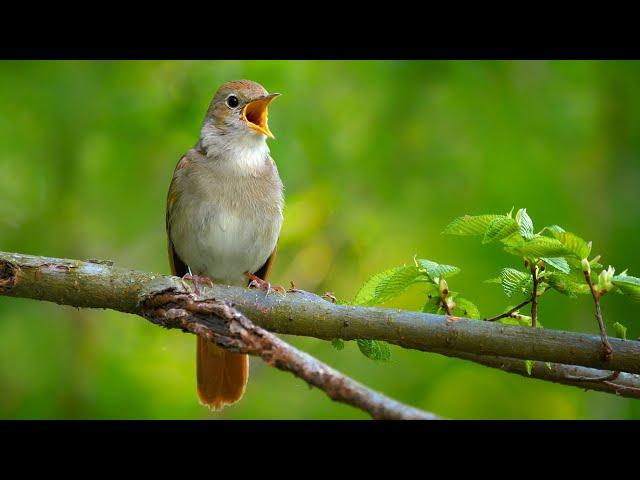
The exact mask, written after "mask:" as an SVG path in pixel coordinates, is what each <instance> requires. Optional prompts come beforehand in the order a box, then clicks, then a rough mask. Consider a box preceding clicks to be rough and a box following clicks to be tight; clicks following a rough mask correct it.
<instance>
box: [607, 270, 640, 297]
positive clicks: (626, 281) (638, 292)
mask: <svg viewBox="0 0 640 480" xmlns="http://www.w3.org/2000/svg"><path fill="white" fill-rule="evenodd" d="M611 283H613V284H614V285H615V286H616V287H618V288H619V289H620V291H621V292H622V293H623V294H625V295H628V296H629V297H631V298H632V299H633V300H635V301H637V302H640V278H637V277H632V276H631V275H616V276H614V277H613V279H612V281H611Z"/></svg>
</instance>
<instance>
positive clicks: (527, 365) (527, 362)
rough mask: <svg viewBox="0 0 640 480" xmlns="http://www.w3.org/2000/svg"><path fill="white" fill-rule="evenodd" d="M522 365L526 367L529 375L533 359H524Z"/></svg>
mask: <svg viewBox="0 0 640 480" xmlns="http://www.w3.org/2000/svg"><path fill="white" fill-rule="evenodd" d="M524 366H525V368H526V369H527V374H528V375H531V371H532V370H533V360H525V361H524Z"/></svg>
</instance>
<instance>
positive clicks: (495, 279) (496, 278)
mask: <svg viewBox="0 0 640 480" xmlns="http://www.w3.org/2000/svg"><path fill="white" fill-rule="evenodd" d="M484 283H502V277H494V278H489V279H487V280H485V281H484Z"/></svg>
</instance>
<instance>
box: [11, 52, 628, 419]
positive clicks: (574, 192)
mask: <svg viewBox="0 0 640 480" xmlns="http://www.w3.org/2000/svg"><path fill="white" fill-rule="evenodd" d="M236 78H250V79H253V80H256V81H258V82H260V83H262V84H263V85H264V86H265V87H266V88H267V89H268V90H269V91H279V92H281V93H283V95H282V97H280V98H279V99H278V100H277V101H276V102H275V103H274V104H273V106H272V107H271V109H270V122H269V123H270V126H271V130H272V131H273V132H274V134H275V135H276V138H277V139H276V140H275V141H271V143H270V144H271V151H272V155H273V157H274V158H275V160H276V162H277V164H278V166H279V169H280V173H281V176H282V178H283V181H284V183H285V186H286V199H287V207H286V211H285V222H284V227H283V231H282V237H281V241H280V251H279V257H278V261H277V263H276V266H275V269H274V271H273V276H272V281H274V282H275V283H279V284H283V285H288V283H289V280H295V282H296V285H297V286H298V288H303V289H306V290H311V291H315V292H317V293H320V294H321V293H323V292H325V291H331V292H333V293H334V294H335V295H336V296H338V297H339V298H353V296H354V294H355V293H356V292H357V290H358V288H359V287H360V285H361V284H362V283H363V282H364V281H365V280H366V279H367V278H368V277H369V276H370V275H372V274H373V273H376V272H379V271H382V270H384V269H386V268H389V267H392V266H395V265H400V264H402V263H406V262H409V261H410V260H411V258H413V256H414V255H418V257H419V258H429V259H432V260H435V261H437V262H441V263H446V264H452V265H457V266H460V267H461V268H462V272H461V273H460V274H459V275H457V276H456V278H455V280H456V288H457V289H458V290H459V291H461V292H464V295H465V296H466V297H468V298H470V299H471V300H473V301H474V303H476V304H477V305H478V307H479V308H480V310H481V312H482V313H483V314H487V315H491V314H497V313H500V312H501V311H502V309H503V307H504V306H505V299H504V296H503V295H502V294H501V292H500V291H499V289H496V288H492V286H491V285H487V284H485V283H483V280H485V279H486V278H489V277H492V276H496V275H497V274H498V273H499V270H500V268H502V267H503V266H505V265H511V266H513V267H514V268H519V267H521V265H519V264H516V263H514V262H516V259H515V257H511V256H509V255H508V254H507V253H505V252H504V251H502V249H500V248H495V249H491V248H486V246H482V245H481V244H480V243H479V242H477V241H475V240H473V239H465V238H452V237H447V236H442V235H441V234H440V232H442V230H443V228H444V227H445V225H447V224H448V223H449V221H451V220H452V219H453V218H454V217H457V216H460V215H463V214H465V213H469V214H478V213H485V212H492V211H496V212H507V211H509V209H511V207H513V206H516V207H519V206H526V207H527V209H528V212H530V214H531V215H532V216H533V217H534V218H535V219H536V221H537V222H539V223H540V224H542V225H551V224H560V225H563V226H564V227H565V228H567V229H569V230H571V231H576V232H580V234H581V235H582V236H584V238H585V239H586V240H593V244H594V250H595V251H594V253H595V254H597V253H601V254H603V263H605V264H607V262H610V263H612V264H614V265H616V266H617V267H618V268H619V269H624V268H626V267H629V268H630V271H631V272H632V273H633V272H635V273H638V271H639V270H640V253H639V251H638V247H637V243H638V242H637V239H638V238H639V234H640V202H639V201H638V200H639V196H638V187H639V186H640V88H638V85H640V63H638V62H587V61H571V62H568V61H567V62H560V61H555V62H539V61H535V62H534V61H519V62H507V61H505V62H498V61H494V62H481V61H465V62H462V61H452V62H444V61H438V62H419V61H412V62H391V61H379V62H373V61H242V62H240V61H223V62H218V61H216V62H205V61H189V62H182V61H181V62H176V61H163V62H160V61H140V62H138V61H135V62H134V61H126V62H125V61H123V62H107V61H100V62H97V61H96V62H88V61H73V62H71V61H66V62H54V61H46V62H45V61H41V62H1V63H0V249H2V250H6V251H18V252H24V253H31V254H42V255H50V256H60V257H71V258H102V259H111V260H114V261H115V262H116V263H118V264H120V265H126V266H130V267H132V268H138V269H144V270H151V271H157V272H168V261H167V256H166V244H165V232H164V214H165V199H166V192H167V188H168V185H169V181H170V178H171V174H172V171H173V168H174V166H175V163H176V162H177V161H178V159H179V158H180V156H181V154H182V153H183V152H184V151H185V150H186V149H188V148H189V147H191V146H192V145H193V144H194V143H195V142H196V140H197V137H198V131H199V127H200V123H201V121H202V117H203V115H204V112H205V110H206V108H207V106H208V103H209V101H210V98H211V96H212V95H213V93H214V91H215V89H216V88H217V87H218V85H219V84H221V83H222V82H224V81H227V80H230V79H236ZM421 298H423V293H422V292H421V291H420V287H419V285H416V286H414V287H412V288H411V289H409V290H408V291H407V292H406V293H405V294H403V295H402V296H401V297H399V298H398V299H396V300H394V301H392V302H390V304H389V305H390V306H396V307H404V308H415V305H417V304H418V303H420V299H421ZM603 308H604V312H603V313H604V316H605V319H606V320H607V325H608V327H609V329H610V334H611V335H613V334H614V331H613V327H612V325H613V324H614V322H615V321H616V320H624V322H623V323H625V324H626V325H628V327H629V331H628V332H627V336H628V337H629V338H637V337H638V336H640V321H639V319H638V314H639V312H638V306H637V304H633V303H630V302H628V301H625V299H624V298H623V297H622V296H619V295H612V296H607V298H605V299H604V300H603ZM539 315H540V320H541V321H542V322H543V323H544V325H545V328H561V329H570V330H576V331H584V332H591V333H596V328H595V322H594V320H593V313H592V303H591V299H590V298H588V297H587V296H584V297H580V298H579V299H578V300H573V301H566V300H565V299H564V298H560V296H559V295H554V296H549V298H545V302H543V303H542V304H541V307H540V313H539ZM288 340H290V341H291V342H292V343H294V344H295V345H297V346H299V347H301V348H303V349H305V350H307V351H308V352H309V353H311V354H312V355H316V356H318V357H319V358H321V359H323V360H325V361H327V362H329V363H330V364H331V365H333V366H335V367H336V368H338V369H340V370H342V371H344V372H346V373H348V374H350V375H352V376H354V377H355V378H356V379H358V380H360V381H362V382H363V383H365V384H367V385H369V386H371V387H373V388H376V389H379V390H382V391H384V392H385V393H387V394H389V395H391V396H393V397H395V398H397V399H399V400H401V401H405V402H408V403H411V404H413V405H415V406H418V407H422V408H425V409H427V410H431V411H434V412H436V413H438V414H440V415H444V416H447V417H450V418H640V404H639V403H638V402H634V401H633V400H628V399H620V398H616V397H615V396H612V395H607V394H603V393H594V392H588V393H584V392H582V391H580V390H578V389H575V388H570V387H564V386H559V385H553V384H547V383H544V382H540V381H536V380H530V379H525V378H520V377H516V376H512V375H509V374H505V373H502V372H499V371H495V370H492V369H487V368H485V367H481V366H476V365H473V364H470V363H466V362H464V361H462V360H455V359H447V358H444V357H441V356H438V355H435V354H425V353H420V352H414V351H408V350H402V349H400V348H397V347H395V346H392V347H391V348H392V361H391V362H374V361H371V360H369V359H367V358H365V357H363V356H362V355H361V354H360V353H359V352H358V349H357V348H356V347H355V345H354V344H353V342H350V343H347V345H346V348H345V349H344V350H341V351H337V350H335V349H333V348H332V347H331V345H330V343H329V342H323V341H320V340H315V339H308V338H295V337H288ZM194 349H195V339H194V338H193V337H192V336H189V335H185V334H182V333H180V332H175V331H165V330H162V329H159V328H157V327H155V326H153V325H150V324H148V323H146V322H145V321H143V320H141V319H139V318H136V317H132V316H127V315H124V314H119V313H115V312H110V311H79V310H76V309H73V308H66V307H60V306H56V305H53V304H44V303H39V302H35V301H28V300H21V299H11V298H3V297H0V392H1V394H0V417H1V418H366V416H365V415H364V414H362V413H360V412H358V411H356V410H354V409H352V408H350V407H347V406H344V405H340V404H337V403H334V402H331V401H330V400H328V399H327V398H326V397H325V396H324V394H322V393H321V392H319V391H317V390H310V389H309V388H308V387H307V386H306V385H305V384H303V383H302V382H301V381H299V380H297V379H294V378H292V377H291V376H290V375H288V374H284V373H282V372H279V371H277V370H274V369H272V368H269V367H266V366H265V365H263V364H262V363H261V362H260V361H258V360H254V361H253V362H252V366H251V373H250V382H249V386H248V389H247V393H246V395H245V398H244V399H243V401H242V402H241V403H239V404H238V405H236V406H234V407H232V408H229V409H226V410H224V411H223V412H222V413H218V414H212V413H209V412H208V411H207V410H206V409H203V408H202V407H201V406H200V405H199V404H198V402H197V399H196V395H195V383H194V380H195V371H194V367H195V362H194V360H195V353H194Z"/></svg>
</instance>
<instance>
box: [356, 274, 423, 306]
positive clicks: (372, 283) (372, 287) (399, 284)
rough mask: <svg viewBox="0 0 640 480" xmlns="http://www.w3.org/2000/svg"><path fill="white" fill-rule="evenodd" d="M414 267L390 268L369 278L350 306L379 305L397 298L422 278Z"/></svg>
mask: <svg viewBox="0 0 640 480" xmlns="http://www.w3.org/2000/svg"><path fill="white" fill-rule="evenodd" d="M423 276H424V275H423V273H422V272H421V271H420V269H419V268H418V267H416V266H415V265H403V266H400V267H394V268H390V269H388V270H385V271H384V272H380V273H377V274H375V275H374V276H372V277H371V278H369V280H367V281H366V282H365V284H364V285H363V286H362V287H361V288H360V290H359V291H358V293H357V294H356V296H355V297H354V299H353V300H352V301H351V302H350V304H351V305H363V306H370V305H379V304H381V303H384V302H386V301H388V300H391V299H392V298H394V297H397V296H398V295H400V294H401V293H402V292H404V291H405V290H406V289H407V288H409V287H410V286H411V285H413V284H414V283H416V282H418V281H420V279H421V278H423Z"/></svg>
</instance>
